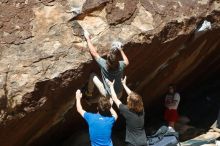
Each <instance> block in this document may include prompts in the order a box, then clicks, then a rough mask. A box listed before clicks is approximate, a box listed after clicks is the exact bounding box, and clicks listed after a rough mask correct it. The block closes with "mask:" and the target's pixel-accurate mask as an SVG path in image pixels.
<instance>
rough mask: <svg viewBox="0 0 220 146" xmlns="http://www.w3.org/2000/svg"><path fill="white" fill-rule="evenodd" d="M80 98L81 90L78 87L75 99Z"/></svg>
mask: <svg viewBox="0 0 220 146" xmlns="http://www.w3.org/2000/svg"><path fill="white" fill-rule="evenodd" d="M81 98H82V92H81V91H80V90H79V89H78V90H77V91H76V100H81Z"/></svg>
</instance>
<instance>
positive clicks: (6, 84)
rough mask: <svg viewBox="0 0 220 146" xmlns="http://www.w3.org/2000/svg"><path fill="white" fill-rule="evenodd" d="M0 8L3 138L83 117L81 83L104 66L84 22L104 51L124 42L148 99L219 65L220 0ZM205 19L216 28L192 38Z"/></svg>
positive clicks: (57, 0)
mask: <svg viewBox="0 0 220 146" xmlns="http://www.w3.org/2000/svg"><path fill="white" fill-rule="evenodd" d="M0 12H1V13H0V66H1V67H0V101H1V104H0V108H1V113H0V120H1V121H0V131H1V132H0V137H1V138H0V143H1V144H2V145H4V146H9V145H17V146H18V145H27V144H34V143H36V140H37V144H38V145H39V143H43V141H44V140H45V139H44V136H45V135H46V136H45V137H50V136H52V137H56V136H57V135H59V133H62V132H64V131H66V129H67V128H68V125H74V124H75V125H77V123H80V120H78V117H79V116H78V115H77V113H76V111H75V108H73V105H74V98H73V95H74V91H75V90H76V89H77V88H80V87H82V86H83V84H84V83H85V82H86V80H87V79H88V77H89V73H90V72H92V71H97V68H94V66H95V64H93V63H94V62H92V61H91V57H90V54H89V53H88V51H87V49H86V43H85V41H84V39H83V37H82V35H81V32H82V28H81V27H83V28H85V29H87V30H88V31H89V32H90V33H91V34H92V36H93V37H92V40H93V42H94V44H95V45H96V46H97V47H98V51H99V52H100V53H102V54H103V55H104V54H105V53H106V52H107V51H108V47H109V45H110V44H111V42H112V41H113V40H116V39H117V40H118V39H119V40H121V41H122V42H123V43H124V44H125V52H126V54H128V57H129V60H130V62H131V64H130V66H129V67H128V68H127V75H128V79H129V82H130V83H132V84H131V86H132V87H133V88H134V89H137V90H138V91H139V92H140V93H141V94H142V95H143V96H144V97H145V98H144V100H145V102H146V104H147V103H151V102H152V101H153V100H154V99H156V97H158V96H160V95H161V94H163V93H164V92H165V91H166V87H167V85H168V84H169V83H171V82H174V83H177V84H178V83H181V81H190V82H192V81H193V79H195V78H196V77H200V76H202V75H203V73H204V72H203V71H205V70H206V69H208V68H211V67H213V66H214V67H215V68H216V69H219V68H220V66H219V64H217V62H219V60H220V55H219V53H220V52H219V47H220V44H219V41H220V40H219V38H220V37H219V34H220V28H219V22H220V3H219V1H217V0H216V1H215V0H212V1H209V0H200V1H195V0H193V1H192V0H178V1H174V0H169V1H168V0H165V1H164V0H154V1H151V0H140V1H139V0H112V1H110V0H95V1H90V0H87V1H86V0H82V1H80V0H42V1H37V0H32V1H30V0H3V1H1V2H0ZM204 19H207V20H209V21H211V23H212V28H213V29H212V30H211V31H208V32H207V33H205V34H203V35H202V36H201V37H199V38H198V39H196V40H193V39H192V36H193V32H194V30H195V28H196V27H197V26H198V25H199V24H200V23H201V22H202V21H203V20H204ZM190 38H191V39H190ZM184 44H185V45H184ZM213 58H215V59H214V60H213ZM197 71H200V73H198V74H197V75H196V76H195V75H194V74H192V73H193V72H197ZM181 86H182V87H184V86H187V83H185V82H184V84H181ZM146 97H147V98H146ZM73 127H74V126H73ZM75 127H77V126H75ZM15 131H16V132H15ZM67 131H68V130H67ZM67 133H68V132H67ZM63 135H65V134H63ZM9 139H10V140H9ZM11 139H13V140H11Z"/></svg>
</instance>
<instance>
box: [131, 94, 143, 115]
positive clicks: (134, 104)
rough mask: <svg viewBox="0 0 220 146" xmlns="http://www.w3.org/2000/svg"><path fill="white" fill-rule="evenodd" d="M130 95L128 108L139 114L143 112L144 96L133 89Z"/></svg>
mask: <svg viewBox="0 0 220 146" xmlns="http://www.w3.org/2000/svg"><path fill="white" fill-rule="evenodd" d="M128 96H129V97H128V103H127V106H128V109H129V110H130V111H132V112H135V113H136V114H138V115H141V114H143V111H144V104H143V101H142V97H141V96H140V95H139V94H137V93H135V92H133V91H132V92H131V93H130V94H129V95H128Z"/></svg>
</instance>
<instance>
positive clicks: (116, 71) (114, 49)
mask: <svg viewBox="0 0 220 146" xmlns="http://www.w3.org/2000/svg"><path fill="white" fill-rule="evenodd" d="M84 36H85V38H86V41H87V44H88V47H89V52H90V54H91V55H92V57H93V58H94V59H95V61H96V62H97V63H98V65H99V67H100V69H101V75H102V82H101V81H100V79H99V78H98V76H97V75H96V74H95V73H92V74H91V75H90V79H89V82H88V87H87V89H86V91H85V95H86V97H87V98H92V95H93V91H94V85H95V86H96V87H97V88H98V90H99V92H100V93H101V95H103V96H105V97H109V96H110V95H111V94H110V93H111V92H110V87H109V85H108V84H107V83H106V80H105V79H108V80H110V81H113V80H115V84H114V89H115V91H116V94H117V96H118V97H119V98H120V97H121V96H122V91H123V87H122V83H121V78H122V77H123V72H124V69H125V67H126V66H128V64H129V61H128V58H127V56H126V55H125V53H124V51H123V49H122V43H121V42H113V43H112V46H111V49H110V51H109V53H108V55H107V59H104V58H102V57H101V56H100V55H99V54H98V52H97V49H96V47H95V46H93V44H92V42H91V39H90V35H89V33H88V32H87V31H86V30H84ZM119 52H120V54H121V56H122V59H123V60H122V61H120V60H119V58H118V57H117V53H119Z"/></svg>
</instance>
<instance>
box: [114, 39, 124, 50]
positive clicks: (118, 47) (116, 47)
mask: <svg viewBox="0 0 220 146" xmlns="http://www.w3.org/2000/svg"><path fill="white" fill-rule="evenodd" d="M122 46H123V44H122V43H121V42H119V41H115V42H113V43H112V47H111V48H112V50H113V51H116V50H119V51H120V50H122Z"/></svg>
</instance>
